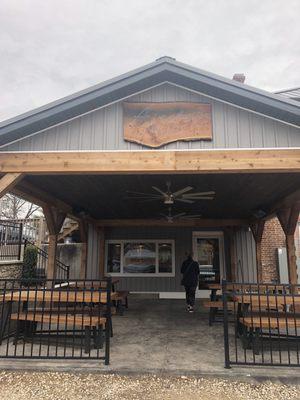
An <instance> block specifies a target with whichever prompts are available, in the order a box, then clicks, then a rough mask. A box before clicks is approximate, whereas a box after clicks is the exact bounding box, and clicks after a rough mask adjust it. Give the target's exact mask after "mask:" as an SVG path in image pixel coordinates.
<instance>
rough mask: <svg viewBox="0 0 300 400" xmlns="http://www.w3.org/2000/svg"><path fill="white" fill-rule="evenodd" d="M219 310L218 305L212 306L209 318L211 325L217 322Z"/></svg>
mask: <svg viewBox="0 0 300 400" xmlns="http://www.w3.org/2000/svg"><path fill="white" fill-rule="evenodd" d="M217 311H218V309H217V308H216V307H210V309H209V320H208V325H209V326H212V324H213V323H214V322H215V319H216V314H217Z"/></svg>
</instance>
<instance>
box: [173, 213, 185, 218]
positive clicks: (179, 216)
mask: <svg viewBox="0 0 300 400" xmlns="http://www.w3.org/2000/svg"><path fill="white" fill-rule="evenodd" d="M184 215H186V213H185V212H183V213H180V214H175V215H173V216H172V218H181V217H183V216H184Z"/></svg>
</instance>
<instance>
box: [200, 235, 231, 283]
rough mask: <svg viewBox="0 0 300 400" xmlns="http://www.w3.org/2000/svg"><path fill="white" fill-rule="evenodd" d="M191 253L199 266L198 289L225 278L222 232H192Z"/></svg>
mask: <svg viewBox="0 0 300 400" xmlns="http://www.w3.org/2000/svg"><path fill="white" fill-rule="evenodd" d="M193 253H194V259H195V260H196V261H198V263H199V267H200V277H199V289H208V285H209V284H211V283H220V282H221V280H222V279H224V278H226V274H225V262H224V236H223V232H221V231H214V232H193Z"/></svg>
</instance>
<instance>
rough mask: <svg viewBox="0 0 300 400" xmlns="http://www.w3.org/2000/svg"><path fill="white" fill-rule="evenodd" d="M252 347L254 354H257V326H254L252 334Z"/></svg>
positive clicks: (258, 335) (258, 344) (259, 343)
mask: <svg viewBox="0 0 300 400" xmlns="http://www.w3.org/2000/svg"><path fill="white" fill-rule="evenodd" d="M252 348H253V352H254V354H255V355H259V352H260V349H261V338H260V330H259V328H255V331H254V332H253V336H252Z"/></svg>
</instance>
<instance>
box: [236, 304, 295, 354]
mask: <svg viewBox="0 0 300 400" xmlns="http://www.w3.org/2000/svg"><path fill="white" fill-rule="evenodd" d="M272 314H273V315H272ZM237 329H238V331H237V332H238V334H239V336H240V339H241V340H242V345H243V348H244V349H252V350H253V352H254V354H259V351H260V349H261V337H262V334H263V330H265V331H266V332H265V333H266V335H267V336H268V337H269V339H270V340H273V339H280V340H286V339H290V338H291V336H292V337H293V339H294V340H295V339H296V340H300V317H299V316H298V317H296V316H294V315H291V316H288V315H287V314H285V313H279V314H278V313H277V315H276V312H273V313H268V315H266V314H263V313H255V314H254V315H250V316H249V315H248V316H245V317H240V318H239V319H238V327H237ZM280 330H285V333H282V332H280ZM274 331H275V332H274ZM293 331H294V334H293V335H291V332H293Z"/></svg>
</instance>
